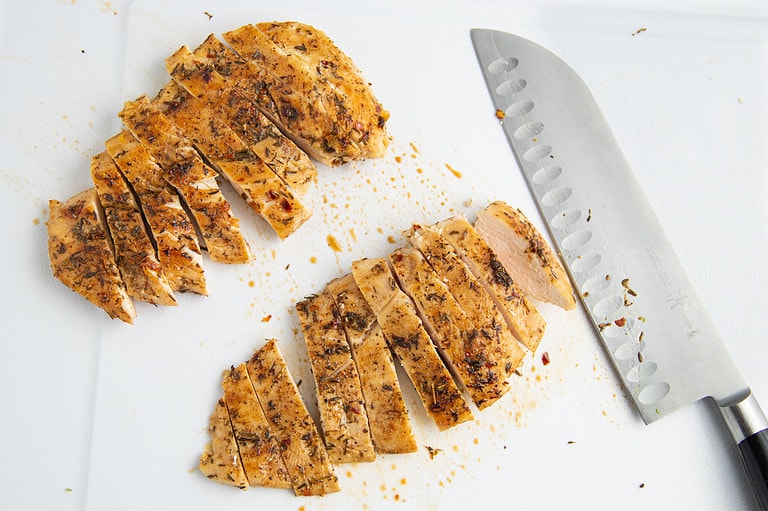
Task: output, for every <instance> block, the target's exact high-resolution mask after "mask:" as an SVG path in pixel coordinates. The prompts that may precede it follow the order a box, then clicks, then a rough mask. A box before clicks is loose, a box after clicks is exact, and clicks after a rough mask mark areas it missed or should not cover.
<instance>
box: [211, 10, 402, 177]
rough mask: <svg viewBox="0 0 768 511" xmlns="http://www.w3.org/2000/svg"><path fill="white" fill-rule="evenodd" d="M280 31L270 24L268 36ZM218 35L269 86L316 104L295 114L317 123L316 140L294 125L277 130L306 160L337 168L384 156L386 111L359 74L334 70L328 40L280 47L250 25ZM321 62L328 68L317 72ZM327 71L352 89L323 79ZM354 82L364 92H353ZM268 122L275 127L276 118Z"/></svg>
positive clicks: (334, 52) (332, 48)
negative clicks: (305, 154)
mask: <svg viewBox="0 0 768 511" xmlns="http://www.w3.org/2000/svg"><path fill="white" fill-rule="evenodd" d="M279 29H280V25H279V24H275V27H274V29H273V31H272V37H275V35H276V33H277V32H278V31H279ZM289 30H290V29H289ZM312 30H313V31H314V29H312ZM315 32H316V31H315ZM223 37H224V40H225V41H227V42H228V43H229V44H230V45H232V47H233V48H234V49H235V51H236V52H237V53H238V54H240V55H241V56H242V57H243V58H245V59H246V60H249V61H250V62H252V63H253V64H254V65H255V66H256V67H258V68H259V69H260V70H261V74H260V78H262V79H263V81H264V82H266V83H268V84H269V87H271V88H272V89H273V90H274V89H287V90H289V91H290V93H292V94H296V95H298V96H299V99H300V100H301V101H302V102H303V103H304V104H310V105H312V104H313V105H314V106H315V108H314V110H313V109H311V108H306V107H305V108H302V109H296V113H297V114H298V115H297V117H303V116H302V115H301V114H304V113H306V114H308V115H307V116H306V117H305V118H303V119H301V120H302V121H303V122H304V123H308V124H316V125H318V128H316V129H319V130H320V131H321V133H322V136H321V138H320V139H319V140H318V139H312V138H309V139H308V138H307V137H306V136H305V135H304V134H303V133H302V132H299V131H297V130H294V129H293V124H294V123H293V122H290V123H289V124H287V125H285V126H281V128H282V129H284V131H288V132H290V133H291V134H292V135H293V136H295V137H297V138H295V140H297V143H298V144H299V145H301V146H302V147H304V146H309V150H308V152H309V153H310V155H311V156H313V157H315V158H318V159H319V161H322V162H323V163H326V164H329V165H338V164H341V163H345V162H347V161H352V160H357V159H361V158H378V157H381V156H383V155H384V153H385V151H386V146H387V143H388V139H387V134H386V130H385V124H386V122H387V119H388V118H389V113H388V112H386V111H385V110H384V109H383V108H382V107H381V105H380V104H379V103H378V102H377V101H376V100H375V98H373V95H372V94H371V93H370V91H369V90H368V86H367V84H366V83H365V81H364V80H363V79H362V78H361V77H360V76H358V75H356V74H354V73H353V72H352V71H350V70H349V69H345V67H344V66H336V67H335V68H334V66H335V65H336V61H337V60H338V59H337V58H335V57H336V56H337V54H338V53H340V51H339V50H338V48H336V47H335V46H334V45H333V43H331V42H330V40H328V39H327V37H324V36H323V37H322V38H321V37H319V36H317V37H316V38H315V41H317V42H320V43H322V45H321V46H318V47H316V48H310V47H308V46H298V47H297V48H283V47H281V46H279V45H278V44H275V42H274V41H273V40H272V39H270V37H269V36H267V35H266V34H265V33H264V32H263V31H262V30H260V29H259V28H258V27H256V26H254V25H245V26H243V27H241V28H239V29H237V30H233V31H231V32H227V33H225V34H223ZM291 37H293V36H291ZM323 63H326V64H327V65H328V66H329V67H331V68H333V69H328V70H327V71H325V72H321V71H320V70H319V69H318V68H317V66H318V65H319V66H320V67H322V66H323ZM328 73H335V74H336V79H338V80H344V81H347V82H349V83H350V84H351V86H350V87H348V88H347V90H345V89H342V88H339V87H336V86H334V85H333V83H331V82H330V81H329V80H328V78H327V76H324V75H327V74H328ZM359 84H362V87H363V89H365V90H366V91H367V94H363V93H362V92H361V91H360V90H358V89H356V88H355V85H359ZM265 113H266V111H265ZM283 118H285V116H283ZM273 122H276V124H277V123H278V122H279V120H273ZM278 126H280V124H278ZM299 139H301V140H303V141H304V143H303V144H302V143H301V142H299ZM318 142H319V147H318ZM305 150H307V149H305Z"/></svg>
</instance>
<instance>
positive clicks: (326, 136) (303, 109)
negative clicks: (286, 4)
mask: <svg viewBox="0 0 768 511" xmlns="http://www.w3.org/2000/svg"><path fill="white" fill-rule="evenodd" d="M194 53H195V56H196V57H197V58H200V59H203V58H205V59H206V60H205V62H206V63H208V64H211V65H213V67H214V69H216V71H217V72H218V73H219V74H220V75H221V76H222V77H223V78H224V80H225V81H226V82H227V84H228V85H229V86H230V87H232V88H233V89H236V90H237V91H238V92H240V93H241V94H242V95H243V96H244V97H246V98H247V99H249V100H250V101H251V102H252V103H254V104H255V105H257V107H258V108H259V110H260V111H261V112H262V113H263V114H264V115H265V116H266V117H267V118H268V119H269V120H270V121H272V123H274V124H275V126H277V127H278V128H279V129H280V131H282V132H283V133H284V134H285V135H287V136H288V137H290V138H291V140H293V142H294V143H295V144H296V145H297V146H299V147H300V148H301V149H302V150H303V151H305V152H306V153H307V154H308V155H309V156H310V157H312V158H314V159H315V160H317V161H319V162H321V163H324V164H326V165H339V164H341V163H344V162H345V161H348V157H346V156H345V155H344V153H343V152H339V151H336V150H335V149H334V147H338V146H339V143H338V141H337V140H336V137H335V136H334V135H333V133H334V128H333V126H334V123H333V122H331V120H330V119H327V116H326V115H325V114H324V113H322V112H321V111H320V110H319V109H320V108H321V107H320V105H317V104H314V103H312V102H311V101H308V100H307V99H306V98H304V97H303V96H302V95H301V94H299V93H298V92H297V91H296V90H294V89H293V88H290V87H285V86H283V84H282V82H281V81H280V79H279V78H278V77H276V76H273V75H271V74H270V73H268V72H267V71H266V70H263V69H261V68H259V67H258V66H256V65H255V64H254V63H253V62H251V61H249V60H246V59H244V58H243V57H241V56H240V55H237V54H236V53H234V52H233V51H232V50H231V49H230V48H229V47H227V46H226V45H224V43H222V42H221V41H219V40H218V39H217V38H216V37H214V36H209V37H208V38H207V39H206V40H205V41H204V42H203V43H202V44H201V45H200V46H199V47H197V48H196V49H195V51H194Z"/></svg>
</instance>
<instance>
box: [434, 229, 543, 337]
mask: <svg viewBox="0 0 768 511" xmlns="http://www.w3.org/2000/svg"><path fill="white" fill-rule="evenodd" d="M436 227H437V229H438V231H439V232H440V233H441V234H442V235H443V236H444V237H445V238H446V239H447V240H448V242H449V243H450V244H451V245H453V248H454V249H455V250H456V251H457V252H458V253H460V254H461V255H462V258H463V259H464V262H465V263H466V264H467V266H469V268H470V269H471V270H472V272H473V273H474V274H475V276H476V277H477V278H478V280H480V281H481V282H482V284H483V285H484V286H486V289H487V290H488V292H489V293H490V295H491V296H492V297H493V298H494V299H495V301H496V305H497V306H498V307H499V309H500V310H501V313H502V314H503V315H504V319H505V320H506V321H507V325H508V326H509V328H510V330H511V331H512V333H513V334H514V335H515V337H516V338H517V339H518V341H520V342H521V343H523V345H524V346H525V347H527V348H528V349H529V350H531V351H536V347H537V346H538V345H539V341H541V338H542V337H543V335H544V327H545V326H546V323H545V321H544V318H542V317H541V315H540V314H539V312H538V311H537V310H536V307H534V305H533V304H532V303H531V302H530V301H529V300H528V299H527V298H526V297H525V295H524V294H523V292H522V290H521V289H520V288H519V287H518V286H517V284H515V281H514V280H512V278H511V277H510V276H509V274H508V273H507V272H506V270H505V269H504V266H503V265H502V264H501V261H499V259H498V257H497V256H496V254H494V252H493V250H491V248H490V247H489V246H488V244H487V243H486V242H485V241H484V240H483V239H482V238H481V237H480V235H479V234H478V233H477V231H475V229H474V227H472V224H470V223H469V222H468V221H467V219H466V218H464V216H463V215H457V216H454V217H452V218H449V219H447V220H444V221H442V222H440V223H438V224H437V225H436Z"/></svg>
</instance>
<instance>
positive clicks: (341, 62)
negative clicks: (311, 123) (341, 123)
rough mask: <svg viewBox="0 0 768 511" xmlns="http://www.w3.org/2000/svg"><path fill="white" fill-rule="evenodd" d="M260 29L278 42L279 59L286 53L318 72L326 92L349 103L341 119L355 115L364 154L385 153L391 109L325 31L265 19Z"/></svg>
mask: <svg viewBox="0 0 768 511" xmlns="http://www.w3.org/2000/svg"><path fill="white" fill-rule="evenodd" d="M256 28H258V29H259V30H261V31H262V32H263V33H264V34H265V35H266V36H267V37H269V40H270V41H272V43H273V44H274V45H275V48H276V50H277V52H276V54H275V58H280V56H281V55H283V56H285V57H287V58H291V59H294V60H295V61H296V62H298V63H299V64H300V65H301V66H302V67H304V68H305V69H307V70H309V71H310V72H313V73H314V74H315V76H316V79H315V80H316V83H318V84H319V85H320V86H322V87H324V90H325V91H326V93H328V94H334V95H335V96H337V97H340V98H343V99H345V100H346V101H347V102H348V104H347V105H341V104H338V103H337V105H336V108H337V110H338V114H337V118H340V119H347V118H349V116H352V120H354V123H355V124H353V126H352V128H351V131H350V133H351V134H352V138H353V140H354V142H355V143H356V144H358V145H360V146H361V153H362V154H363V156H364V157H366V158H379V157H381V156H384V154H385V153H386V148H387V145H388V138H387V133H386V131H385V129H384V125H385V123H386V122H387V119H388V118H389V112H387V111H385V110H384V108H383V107H382V105H381V103H379V101H378V100H377V99H376V97H375V96H374V95H373V91H372V90H371V87H370V84H369V82H368V81H367V80H366V79H365V77H364V76H363V73H362V72H361V71H360V69H358V67H357V66H356V65H355V64H354V62H352V59H351V58H350V57H349V56H348V55H346V54H345V53H344V52H342V51H341V50H340V49H339V48H338V47H337V46H336V44H335V43H334V42H333V41H332V40H331V39H330V38H329V37H328V36H327V35H326V34H325V33H324V32H322V31H320V30H318V29H316V28H314V27H312V26H310V25H307V24H304V23H298V22H295V21H285V22H279V23H277V22H265V23H258V24H256ZM285 57H284V58H285Z"/></svg>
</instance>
